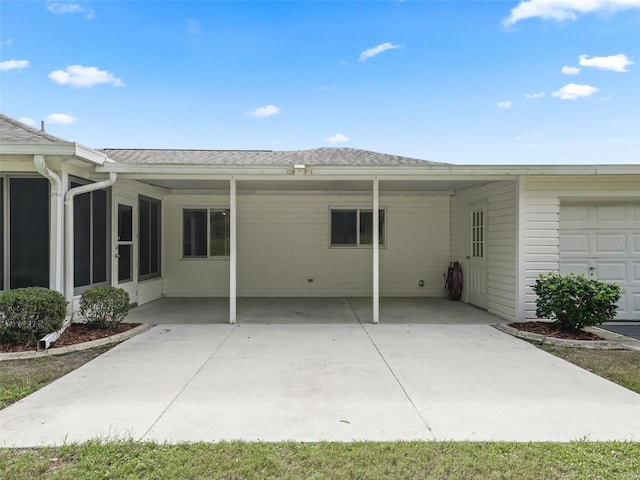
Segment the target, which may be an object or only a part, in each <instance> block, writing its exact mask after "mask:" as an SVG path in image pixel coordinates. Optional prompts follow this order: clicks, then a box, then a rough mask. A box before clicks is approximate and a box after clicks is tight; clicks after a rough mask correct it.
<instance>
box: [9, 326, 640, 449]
mask: <svg viewBox="0 0 640 480" xmlns="http://www.w3.org/2000/svg"><path fill="white" fill-rule="evenodd" d="M638 411H640V395H638V394H635V393H633V392H631V391H629V390H626V389H624V388H622V387H620V386H618V385H615V384H613V383H611V382H608V381H606V380H604V379H602V378H600V377H597V376H595V375H593V374H591V373H589V372H586V371H584V370H582V369H580V368H578V367H575V366H574V365H572V364H569V363H567V362H565V361H563V360H561V359H559V358H557V357H554V356H552V355H550V354H547V353H545V352H543V351H541V350H538V349H537V348H535V347H534V346H532V345H530V344H528V343H526V342H524V341H522V340H519V339H516V338H514V337H511V336H509V335H506V334H504V333H502V332H500V331H498V330H496V329H494V328H493V327H491V326H489V325H428V324H416V325H409V324H405V325H367V324H364V325H360V324H333V325H332V324H296V325H286V324H272V325H262V324H244V325H159V326H156V327H154V328H152V329H151V330H149V331H147V332H145V333H143V334H141V335H139V336H137V337H135V338H133V339H130V340H128V341H126V342H124V343H122V344H120V345H118V346H117V347H115V348H114V349H112V350H110V351H109V352H107V353H106V354H104V355H102V356H100V357H98V358H97V359H95V360H93V361H91V362H89V363H87V364H85V365H84V366H82V367H81V368H79V369H77V370H75V371H74V372H71V373H70V374H68V375H66V376H65V377H62V378H61V379H59V380H57V381H55V382H53V383H52V384H50V385H48V386H47V387H45V388H43V389H41V390H39V391H38V392H36V393H34V394H33V395H31V396H29V397H27V398H25V399H23V400H21V401H20V402H18V403H16V404H14V405H11V406H9V407H7V408H6V409H4V410H2V411H0V446H3V447H34V446H42V445H61V444H63V443H65V442H67V443H69V442H76V441H85V440H90V439H94V438H134V439H141V440H157V441H160V442H184V441H200V440H205V441H219V440H232V439H242V440H268V441H280V440H299V441H320V440H335V441H353V440H475V441H490V440H511V441H530V440H539V441H570V440H580V439H587V440H635V441H637V440H639V439H640V438H639V437H638V435H639V434H638V432H640V416H639V415H638Z"/></svg>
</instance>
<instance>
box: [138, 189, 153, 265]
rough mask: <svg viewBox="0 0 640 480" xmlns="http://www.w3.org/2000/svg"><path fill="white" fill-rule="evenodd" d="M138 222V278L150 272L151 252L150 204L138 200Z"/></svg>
mask: <svg viewBox="0 0 640 480" xmlns="http://www.w3.org/2000/svg"><path fill="white" fill-rule="evenodd" d="M138 215H139V217H138V220H139V223H140V225H139V228H138V235H139V242H140V243H139V252H138V253H139V258H138V262H139V265H138V268H139V271H138V273H139V276H141V277H142V276H143V275H148V274H149V273H150V271H151V252H150V251H149V250H150V248H149V247H150V234H151V232H150V228H151V225H150V224H151V219H150V203H149V202H148V201H146V200H143V199H140V201H139V204H138Z"/></svg>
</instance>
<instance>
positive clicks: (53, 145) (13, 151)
mask: <svg viewBox="0 0 640 480" xmlns="http://www.w3.org/2000/svg"><path fill="white" fill-rule="evenodd" d="M0 154H3V155H44V156H59V157H73V158H76V159H78V160H82V161H84V162H87V163H91V164H94V165H104V163H105V162H106V161H107V156H106V155H105V154H104V153H101V152H98V151H96V150H93V149H91V148H88V147H85V146H84V145H80V144H79V143H74V142H68V143H60V142H50V143H20V142H6V143H0Z"/></svg>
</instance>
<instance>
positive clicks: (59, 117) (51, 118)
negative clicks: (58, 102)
mask: <svg viewBox="0 0 640 480" xmlns="http://www.w3.org/2000/svg"><path fill="white" fill-rule="evenodd" d="M44 121H45V122H49V123H55V124H57V125H70V124H72V123H75V122H77V121H78V119H77V118H76V117H72V116H71V115H67V114H66V113H52V114H51V115H47V116H46V117H44Z"/></svg>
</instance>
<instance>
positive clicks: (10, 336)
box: [0, 287, 67, 345]
mask: <svg viewBox="0 0 640 480" xmlns="http://www.w3.org/2000/svg"><path fill="white" fill-rule="evenodd" d="M66 313H67V302H66V301H65V299H64V296H63V295H62V294H61V293H60V292H56V291H55V290H49V289H48V288H43V287H27V288H17V289H15V290H9V291H7V292H5V293H3V294H2V295H0V343H8V344H11V345H35V344H36V343H37V342H38V340H40V339H41V338H42V337H43V336H45V335H46V334H48V333H51V332H55V331H56V330H60V329H61V328H62V324H63V322H64V317H65V315H66Z"/></svg>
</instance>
